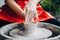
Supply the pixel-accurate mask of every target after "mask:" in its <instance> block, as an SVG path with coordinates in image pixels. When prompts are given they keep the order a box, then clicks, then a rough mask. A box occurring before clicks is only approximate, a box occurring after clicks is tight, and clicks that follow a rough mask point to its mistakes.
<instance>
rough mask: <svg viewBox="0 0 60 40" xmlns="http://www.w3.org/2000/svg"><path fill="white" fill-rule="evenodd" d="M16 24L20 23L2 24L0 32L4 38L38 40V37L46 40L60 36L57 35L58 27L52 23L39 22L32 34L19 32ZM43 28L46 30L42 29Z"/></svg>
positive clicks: (59, 31)
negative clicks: (35, 32)
mask: <svg viewBox="0 0 60 40" xmlns="http://www.w3.org/2000/svg"><path fill="white" fill-rule="evenodd" d="M18 24H19V25H20V24H21V23H12V24H8V25H5V26H3V27H2V28H1V29H0V34H1V35H2V36H4V37H5V38H8V39H12V40H39V39H47V40H48V39H55V38H58V37H60V35H59V34H60V27H58V26H55V25H52V24H48V23H40V22H39V23H38V31H37V34H33V35H21V34H19V32H20V30H19V29H17V26H19V25H18ZM40 30H41V31H40ZM44 30H47V31H44ZM42 32H43V35H41V34H42ZM47 32H48V33H47ZM53 34H54V35H53ZM47 35H48V36H47ZM56 36H57V37H56ZM51 37H54V38H51Z"/></svg>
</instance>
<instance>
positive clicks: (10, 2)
mask: <svg viewBox="0 0 60 40" xmlns="http://www.w3.org/2000/svg"><path fill="white" fill-rule="evenodd" d="M5 1H6V4H7V5H8V6H9V7H10V8H11V9H12V10H13V11H14V12H15V13H17V14H18V15H20V16H22V17H25V13H24V11H23V10H22V9H21V8H20V6H19V5H18V4H17V3H16V2H15V0H5Z"/></svg>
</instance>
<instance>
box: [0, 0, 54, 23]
mask: <svg viewBox="0 0 60 40" xmlns="http://www.w3.org/2000/svg"><path fill="white" fill-rule="evenodd" d="M15 1H16V3H17V4H18V5H19V6H20V7H21V8H22V9H23V10H24V7H25V5H26V4H27V2H28V0H15ZM36 10H37V14H38V21H44V20H48V19H50V18H54V17H53V16H52V15H50V14H49V13H48V12H46V11H45V10H44V9H43V8H42V7H41V5H40V4H36ZM0 19H3V20H6V21H9V22H24V21H25V20H24V18H23V17H21V16H19V15H17V14H16V13H15V12H13V11H12V10H11V9H10V8H9V7H8V6H7V5H4V6H3V7H1V8H0ZM34 20H35V21H36V18H35V17H34Z"/></svg>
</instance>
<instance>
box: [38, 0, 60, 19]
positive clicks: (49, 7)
mask: <svg viewBox="0 0 60 40" xmlns="http://www.w3.org/2000/svg"><path fill="white" fill-rule="evenodd" d="M39 4H41V5H42V7H43V8H44V9H45V10H46V11H48V12H50V13H51V14H52V15H53V16H55V17H56V18H59V19H60V0H41V2H39Z"/></svg>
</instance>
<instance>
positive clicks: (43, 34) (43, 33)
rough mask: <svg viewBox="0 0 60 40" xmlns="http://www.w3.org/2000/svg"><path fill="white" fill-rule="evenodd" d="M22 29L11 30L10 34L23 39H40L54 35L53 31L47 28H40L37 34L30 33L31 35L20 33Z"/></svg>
mask: <svg viewBox="0 0 60 40" xmlns="http://www.w3.org/2000/svg"><path fill="white" fill-rule="evenodd" d="M19 32H20V30H19V29H14V30H12V31H10V35H11V36H13V37H16V38H22V39H26V40H27V39H33V40H34V39H40V38H47V37H50V36H51V35H52V32H51V31H50V30H48V29H45V28H38V29H37V32H36V33H35V34H30V35H23V34H22V35H21V34H19Z"/></svg>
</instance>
